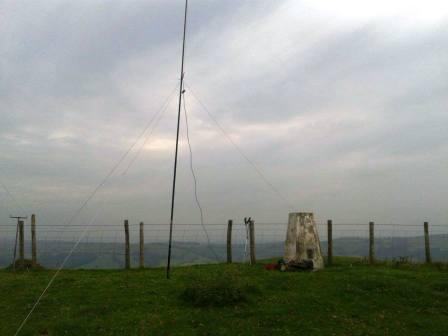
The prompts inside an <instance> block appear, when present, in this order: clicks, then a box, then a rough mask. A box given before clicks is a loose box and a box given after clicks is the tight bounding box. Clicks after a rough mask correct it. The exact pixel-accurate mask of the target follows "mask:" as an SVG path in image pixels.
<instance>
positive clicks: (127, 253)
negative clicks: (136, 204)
mask: <svg viewBox="0 0 448 336" xmlns="http://www.w3.org/2000/svg"><path fill="white" fill-rule="evenodd" d="M124 239H125V247H124V253H125V256H124V258H125V259H124V268H125V269H130V268H131V255H130V250H129V222H128V220H127V219H125V220H124Z"/></svg>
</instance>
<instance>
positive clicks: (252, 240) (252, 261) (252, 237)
mask: <svg viewBox="0 0 448 336" xmlns="http://www.w3.org/2000/svg"><path fill="white" fill-rule="evenodd" d="M249 234H250V264H251V265H255V263H256V262H257V261H256V258H255V222H254V221H253V220H251V221H250V222H249Z"/></svg>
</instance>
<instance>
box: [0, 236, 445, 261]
mask: <svg viewBox="0 0 448 336" xmlns="http://www.w3.org/2000/svg"><path fill="white" fill-rule="evenodd" d="M29 245H30V244H29V242H27V243H26V246H27V251H26V254H27V255H29V251H28V248H29ZM72 246H73V242H66V241H45V242H43V241H41V242H39V243H38V259H39V263H40V264H42V265H43V266H44V267H47V268H55V267H57V266H59V265H60V264H61V262H62V261H63V260H64V258H65V256H66V255H67V254H68V251H69V250H70V249H71V247H72ZM333 246H334V255H337V256H360V257H362V256H366V255H367V251H368V240H367V239H363V238H350V237H349V238H337V239H334V241H333ZM375 246H376V256H377V258H378V259H392V258H396V257H409V258H411V259H412V260H415V261H423V260H424V243H423V237H398V238H377V239H376V240H375ZM326 249H327V243H326V242H322V250H323V251H324V253H326ZM12 250H13V242H6V243H5V244H3V245H2V246H0V267H5V266H7V265H9V264H10V263H11V260H12ZM256 254H257V258H259V259H266V258H273V257H281V256H282V255H283V242H272V243H257V245H256ZM431 254H432V257H433V259H434V260H435V261H437V260H439V261H448V235H433V236H431ZM172 256H173V259H172V260H173V263H174V264H175V265H190V264H203V263H212V262H216V261H224V260H225V258H226V247H225V245H224V244H212V245H211V246H208V245H207V244H205V243H196V242H182V243H178V242H175V243H174V246H173V254H172ZM166 258H167V244H165V243H147V244H145V264H146V266H149V267H157V266H163V265H165V263H166ZM233 259H234V260H235V261H242V260H243V259H244V246H243V245H234V246H233ZM131 263H132V265H133V266H136V265H138V244H132V245H131ZM123 265H124V244H121V243H104V242H103V243H98V242H88V243H81V244H80V245H79V246H78V248H77V250H76V252H75V253H74V254H73V256H72V257H71V258H70V259H69V261H68V263H67V264H66V268H102V269H107V268H122V267H123Z"/></svg>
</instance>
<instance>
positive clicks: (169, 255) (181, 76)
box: [166, 0, 188, 279]
mask: <svg viewBox="0 0 448 336" xmlns="http://www.w3.org/2000/svg"><path fill="white" fill-rule="evenodd" d="M187 9H188V0H185V14H184V35H183V39H182V65H181V69H180V86H179V107H178V111H177V133H176V151H175V154H174V174H173V189H172V191H171V217H170V238H169V242H168V261H167V265H166V278H167V279H169V278H170V266H171V246H172V241H173V219H174V195H175V192H176V173H177V152H178V149H179V125H180V110H181V106H182V94H183V92H184V56H185V32H186V30H187Z"/></svg>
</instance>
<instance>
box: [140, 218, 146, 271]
mask: <svg viewBox="0 0 448 336" xmlns="http://www.w3.org/2000/svg"><path fill="white" fill-rule="evenodd" d="M144 267H145V237H144V231H143V222H140V268H144Z"/></svg>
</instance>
